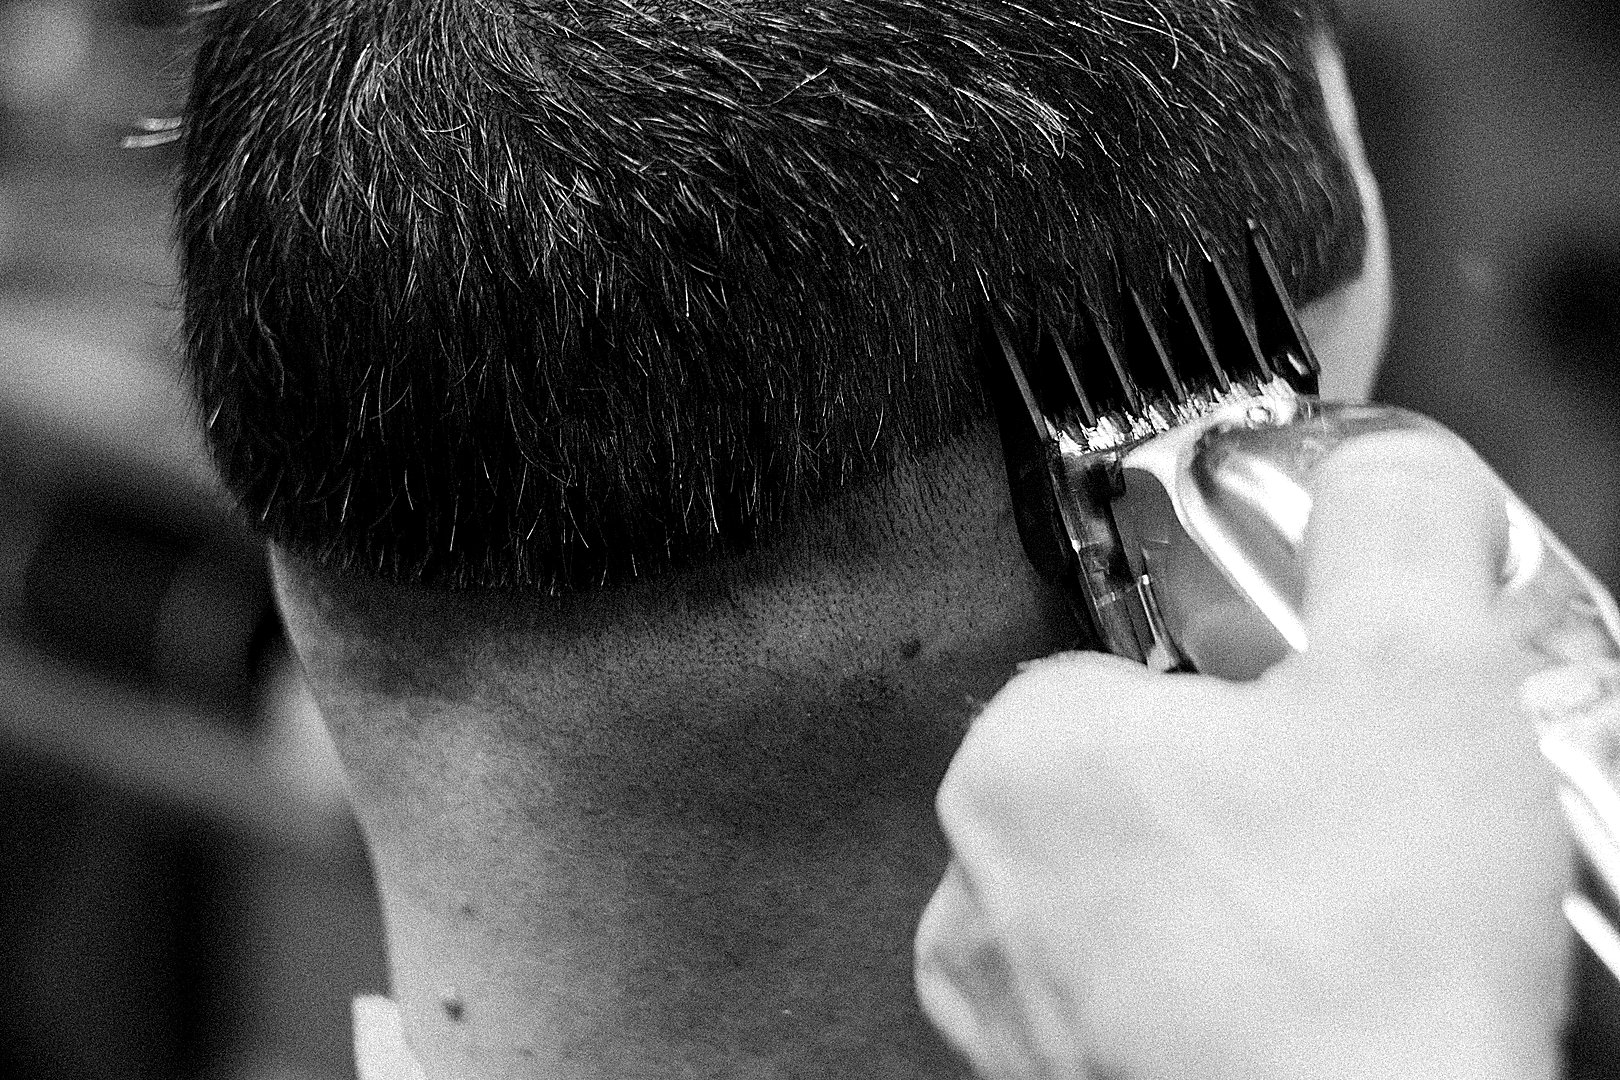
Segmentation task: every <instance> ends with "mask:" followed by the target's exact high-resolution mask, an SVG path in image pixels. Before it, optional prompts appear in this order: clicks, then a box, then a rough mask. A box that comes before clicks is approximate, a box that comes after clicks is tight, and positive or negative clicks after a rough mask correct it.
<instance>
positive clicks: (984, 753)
mask: <svg viewBox="0 0 1620 1080" xmlns="http://www.w3.org/2000/svg"><path fill="white" fill-rule="evenodd" d="M1166 678H1168V677H1167V676H1163V675H1156V674H1154V673H1153V672H1150V671H1148V669H1146V668H1144V667H1143V666H1142V665H1140V664H1137V663H1134V662H1132V661H1129V660H1125V659H1122V658H1120V657H1116V656H1106V655H1103V654H1101V653H1080V652H1073V653H1062V654H1059V655H1057V656H1052V657H1048V658H1046V659H1044V660H1037V661H1032V662H1029V663H1026V664H1024V665H1023V666H1022V667H1021V668H1020V670H1019V673H1018V674H1017V675H1015V676H1014V677H1013V678H1012V679H1011V680H1009V681H1008V683H1007V685H1005V686H1004V687H1002V688H1001V690H1000V691H999V692H998V693H997V694H996V695H995V697H993V698H992V699H991V700H990V702H989V703H988V704H987V705H986V706H985V707H984V709H983V710H982V711H981V712H980V713H979V715H978V717H977V718H976V719H975V720H974V722H973V726H972V728H970V729H969V731H968V734H967V737H966V738H965V739H964V740H963V741H962V745H961V746H960V747H959V748H958V749H957V752H956V756H955V757H954V758H953V759H952V761H951V766H950V769H949V770H948V771H947V773H946V774H945V779H944V782H943V783H942V784H941V785H940V788H939V793H938V796H937V798H936V800H935V806H936V809H937V811H938V814H939V819H940V825H941V826H942V828H943V829H944V831H945V835H946V836H947V837H948V838H949V839H950V841H951V845H952V848H953V850H955V851H957V852H958V853H967V854H969V857H970V859H971V858H973V857H977V854H978V849H979V847H980V846H981V845H982V844H986V843H1001V842H1003V840H1004V839H1005V838H1006V837H1009V836H1018V835H1022V834H1023V833H1025V832H1027V831H1028V825H1029V820H1028V819H1029V818H1030V817H1031V816H1032V815H1033V816H1034V817H1036V818H1041V817H1042V816H1043V815H1044V814H1045V808H1046V807H1048V806H1049V805H1051V804H1053V803H1054V802H1058V803H1061V802H1063V800H1065V799H1072V798H1073V794H1072V793H1073V792H1074V790H1075V788H1076V782H1077V777H1079V776H1082V775H1084V773H1085V769H1086V763H1087V762H1088V761H1091V760H1093V759H1094V758H1096V757H1097V756H1098V755H1099V753H1101V752H1102V750H1101V748H1102V746H1103V744H1104V743H1105V742H1106V741H1107V740H1108V739H1110V738H1111V737H1112V735H1111V733H1112V732H1113V731H1115V730H1117V729H1119V728H1121V727H1128V726H1130V725H1131V724H1132V723H1133V719H1132V718H1133V717H1134V716H1135V715H1136V714H1138V713H1141V712H1142V711H1143V710H1144V709H1145V708H1147V707H1148V706H1147V705H1146V704H1145V703H1148V702H1152V701H1154V700H1155V692H1158V693H1159V694H1160V695H1161V696H1162V693H1163V692H1164V689H1165V684H1164V682H1163V680H1165V679H1166Z"/></svg>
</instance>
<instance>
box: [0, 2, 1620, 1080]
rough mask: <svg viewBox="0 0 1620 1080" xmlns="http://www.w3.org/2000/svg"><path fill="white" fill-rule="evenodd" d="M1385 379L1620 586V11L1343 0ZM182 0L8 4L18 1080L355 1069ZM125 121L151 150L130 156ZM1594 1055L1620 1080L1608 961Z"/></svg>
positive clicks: (367, 927) (2, 136) (10, 665)
mask: <svg viewBox="0 0 1620 1080" xmlns="http://www.w3.org/2000/svg"><path fill="white" fill-rule="evenodd" d="M1343 6H1344V8H1345V16H1346V24H1347V25H1346V46H1347V60H1348V63H1349V67H1350V72H1351V78H1352V82H1353V83H1354V85H1355V88H1356V90H1357V94H1358V98H1359V101H1360V104H1361V108H1362V113H1363V121H1364V124H1365V127H1366V133H1367V140H1368V144H1369V152H1370V154H1371V156H1372V159H1373V164H1374V166H1375V169H1376V170H1377V172H1378V173H1379V175H1380V178H1381V179H1382V181H1383V184H1384V189H1385V197H1386V200H1387V203H1388V211H1389V218H1390V223H1391V229H1392V233H1393V242H1394V255H1395V267H1396V276H1397V288H1398V304H1399V306H1398V309H1397V316H1396V324H1395V330H1394V336H1393V340H1392V342H1391V351H1390V361H1389V363H1388V365H1387V366H1386V369H1385V371H1384V374H1383V376H1382V377H1381V380H1380V383H1379V388H1378V393H1379V396H1381V397H1382V398H1384V399H1385V400H1389V401H1393V402H1397V403H1402V404H1407V405H1411V406H1414V407H1416V408H1419V409H1422V410H1424V411H1426V412H1429V413H1431V414H1433V415H1435V416H1437V417H1439V418H1441V419H1442V420H1444V421H1446V422H1447V423H1449V424H1450V425H1451V426H1453V427H1454V428H1456V429H1457V430H1459V431H1460V432H1462V433H1463V434H1464V435H1465V436H1467V437H1468V438H1470V439H1471V440H1473V441H1474V442H1475V444H1476V445H1478V446H1479V447H1480V448H1481V449H1482V450H1483V451H1484V452H1485V454H1486V456H1487V457H1489V458H1490V459H1491V460H1492V461H1493V462H1494V463H1495V465H1496V466H1497V468H1498V469H1499V471H1501V472H1502V474H1503V475H1504V476H1505V477H1506V478H1507V479H1508V481H1509V482H1510V483H1511V484H1512V485H1513V486H1514V487H1516V488H1517V489H1518V490H1519V491H1520V492H1521V493H1523V494H1524V495H1525V496H1526V497H1527V498H1528V500H1529V501H1530V502H1531V503H1532V504H1533V505H1534V506H1535V507H1536V508H1537V509H1538V510H1539V511H1540V512H1541V513H1542V514H1543V515H1544V516H1545V517H1546V518H1547V520H1548V521H1549V522H1550V523H1551V524H1552V526H1553V527H1554V529H1555V530H1556V531H1557V532H1559V533H1560V534H1561V535H1562V536H1563V537H1564V538H1565V539H1566V540H1567V541H1568V542H1569V543H1570V546H1571V547H1573V548H1574V549H1575V550H1576V552H1577V553H1578V554H1579V555H1580V556H1581V557H1582V558H1583V559H1585V560H1586V562H1587V564H1588V565H1589V566H1591V567H1592V568H1593V569H1594V570H1596V571H1597V572H1598V573H1599V574H1600V575H1601V576H1603V577H1604V578H1605V579H1606V580H1608V581H1609V582H1610V584H1611V587H1612V586H1613V585H1614V583H1615V582H1616V580H1617V577H1620V383H1617V381H1616V379H1615V378H1614V377H1613V371H1612V365H1613V362H1614V358H1615V357H1616V356H1617V355H1620V302H1617V299H1616V298H1617V297H1620V198H1617V197H1616V196H1617V195H1620V123H1617V118H1620V7H1617V6H1615V5H1614V4H1613V3H1612V0H1540V2H1538V3H1530V2H1527V0H1345V3H1344V5H1343ZM183 26H184V6H183V4H182V3H181V2H180V0H0V1076H4V1077H21V1078H33V1077H76V1078H97V1077H119V1078H121V1080H124V1078H142V1077H159V1078H170V1077H205V1078H214V1077H222V1078H224V1077H229V1078H233V1080H234V1078H254V1080H267V1078H272V1077H274V1078H286V1080H293V1078H300V1080H326V1078H337V1077H347V1076H352V1075H353V1067H352V1063H351V1060H350V1056H349V1051H348V1039H349V1028H348V1002H349V999H350V997H351V996H352V995H353V994H355V993H357V992H362V991H379V990H382V989H384V988H385V985H386V972H385V966H384V960H383V953H382V945H381V927H380V923H379V920H378V916H377V911H376V905H375V901H374V900H373V898H372V891H371V880H370V873H369V870H368V868H367V865H366V860H365V855H364V852H363V850H362V848H361V846H360V843H359V839H358V835H357V833H356V830H355V828H354V825H353V822H352V820H351V819H350V818H349V816H348V813H347V811H346V810H345V808H344V805H343V799H342V791H341V780H340V778H339V777H338V774H337V771H336V769H335V767H334V765H333V764H332V761H331V756H330V750H329V747H328V746H327V745H326V743H325V740H324V737H323V735H322V733H321V730H320V727H319V720H318V717H317V715H316V713H315V710H314V708H313V706H312V704H311V703H310V702H309V700H308V697H307V695H306V693H305V692H304V689H303V686H302V684H301V682H300V680H299V677H298V674H297V672H296V669H295V667H294V665H293V663H292V662H291V660H290V658H289V656H288V653H287V649H286V646H285V644H284V642H283V640H282V637H281V633H280V629H279V627H278V624H277V621H276V616H275V612H274V610H273V607H272V604H271V601H270V594H269V589H268V585H267V581H266V577H265V569H264V562H263V557H262V554H261V552H260V550H259V548H258V546H257V545H256V544H255V543H254V541H253V539H252V538H251V536H250V535H249V534H248V533H247V532H246V530H245V529H244V527H243V526H242V524H241V523H240V522H239V520H238V519H237V517H236V516H235V515H234V513H232V512H231V510H230V509H229V508H228V506H227V505H226V503H225V502H224V501H223V500H222V499H221V498H220V497H219V495H218V494H217V492H216V490H215V488H214V486H213V484H212V482H211V479H210V477H209V473H208V470H207V467H206V464H205V462H204V459H203V457H202V454H201V451H200V448H199V443H198V442H197V439H196V436H195V434H194V430H193V426H192V422H191V418H190V416H189V413H188V411H187V408H186V405H185V402H184V398H183V394H182V393H181V389H180V384H179V381H178V377H177V374H176V367H175V360H174V358H175V353H176V347H177V328H176V323H177V320H176V303H177V298H176V294H175V288H174V283H175V270H174V266H173V261H172V253H171V250H170V247H169V240H168V205H167V191H168V184H169V181H170V178H171V170H172V169H173V167H174V148H173V146H172V145H167V144H165V142H164V138H163V135H164V125H163V124H161V123H143V120H145V119H149V118H165V117H174V116H177V115H179V113H180V112H181V111H182V100H183V61H182V59H181V57H182V47H183V40H184V34H183ZM126 144H128V145H126ZM1578 977H1579V979H1580V981H1581V985H1582V988H1583V989H1582V993H1583V999H1584V1007H1583V1009H1582V1011H1581V1015H1580V1017H1579V1018H1578V1019H1577V1021H1576V1023H1575V1024H1574V1026H1573V1027H1572V1030H1571V1033H1570V1039H1569V1046H1570V1061H1571V1068H1570V1071H1571V1074H1572V1075H1575V1076H1579V1077H1594V1078H1595V1077H1617V1076H1620V1060H1617V1050H1616V1048H1617V1047H1620V1038H1617V1033H1620V994H1617V993H1616V992H1615V987H1614V985H1613V984H1612V983H1611V982H1609V981H1608V980H1607V978H1606V976H1602V975H1601V974H1600V973H1599V972H1598V970H1597V969H1596V967H1595V964H1594V962H1593V961H1592V960H1591V959H1590V958H1589V957H1582V958H1581V960H1580V961H1579V962H1578Z"/></svg>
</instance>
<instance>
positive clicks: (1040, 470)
mask: <svg viewBox="0 0 1620 1080" xmlns="http://www.w3.org/2000/svg"><path fill="white" fill-rule="evenodd" d="M1246 247H1247V260H1246V261H1247V264H1248V265H1247V266H1246V267H1245V270H1246V272H1247V280H1246V283H1247V285H1248V289H1247V297H1248V303H1247V304H1245V303H1244V301H1243V297H1244V295H1245V294H1244V292H1242V291H1240V290H1239V289H1238V288H1237V283H1236V281H1235V280H1234V278H1233V277H1232V275H1231V273H1230V271H1229V270H1228V269H1227V267H1226V266H1225V265H1223V264H1222V263H1221V262H1220V261H1219V259H1218V258H1216V257H1215V256H1214V255H1212V254H1211V253H1210V252H1211V251H1212V250H1213V245H1212V244H1205V245H1204V247H1203V249H1202V250H1201V251H1200V252H1199V253H1198V255H1197V257H1195V258H1194V259H1193V260H1192V261H1191V262H1190V263H1189V264H1188V265H1187V266H1186V267H1184V268H1178V267H1176V266H1175V265H1174V264H1171V265H1169V266H1168V267H1167V269H1166V275H1165V281H1164V285H1163V289H1162V297H1163V302H1162V304H1161V305H1160V306H1159V307H1158V308H1157V309H1154V308H1152V307H1150V305H1149V304H1148V303H1147V302H1146V301H1145V300H1144V298H1143V295H1142V293H1141V292H1140V291H1139V290H1137V289H1136V288H1134V287H1132V286H1130V285H1126V286H1125V287H1124V288H1122V290H1121V293H1120V295H1119V296H1118V297H1117V302H1116V303H1115V304H1114V305H1113V308H1112V310H1113V311H1114V312H1116V313H1117V315H1116V318H1115V320H1114V321H1113V323H1112V324H1110V323H1107V322H1105V321H1104V320H1103V319H1102V318H1101V317H1100V315H1099V310H1098V308H1097V307H1096V306H1094V305H1092V304H1090V303H1082V304H1081V305H1080V310H1079V311H1078V312H1077V313H1076V318H1075V319H1074V330H1073V331H1072V332H1070V333H1067V334H1065V333H1063V332H1060V331H1059V330H1058V329H1057V324H1056V322H1055V321H1054V320H1051V319H1046V318H1042V317H1040V316H1039V315H1037V316H1036V317H1035V318H1033V319H1027V320H1025V322H1024V324H1023V325H1024V328H1025V332H1024V333H1023V334H1021V335H1019V334H1016V333H1015V332H1014V330H1013V327H1014V326H1016V325H1018V323H1017V321H1016V320H1015V319H1014V318H1013V317H1012V316H1011V315H1010V313H1008V312H1006V311H1004V310H1002V311H997V310H990V311H987V312H986V314H985V317H984V322H983V325H982V327H981V330H980V372H981V377H982V379H983V381H984V385H985V388H986V391H987V393H988V396H989V397H990V400H991V404H992V407H993V408H994V411H995V413H996V416H997V420H998V425H999V427H1000V430H1001V438H1002V446H1003V450H1004V451H1005V455H1006V460H1007V471H1008V477H1009V479H1010V481H1011V484H1012V491H1013V505H1014V510H1015V512H1016V516H1017V520H1018V530H1019V535H1020V537H1021V539H1022V540H1023V544H1024V549H1025V552H1026V553H1027V554H1028V556H1029V558H1030V560H1031V562H1032V563H1034V565H1035V566H1036V568H1037V569H1038V570H1039V571H1040V572H1042V573H1043V574H1045V575H1046V576H1048V577H1050V578H1053V579H1055V580H1059V581H1062V582H1064V583H1065V584H1068V585H1070V586H1071V588H1072V590H1073V593H1074V595H1075V596H1076V607H1077V609H1078V611H1079V613H1080V614H1081V616H1082V618H1083V620H1084V621H1085V622H1086V623H1087V624H1089V627H1090V629H1091V631H1092V636H1093V638H1094V643H1095V644H1097V645H1099V646H1101V647H1103V648H1105V649H1107V650H1108V651H1110V652H1114V653H1117V654H1119V655H1124V656H1131V657H1134V658H1135V659H1139V660H1146V659H1147V657H1148V654H1149V653H1150V652H1151V651H1152V650H1153V648H1154V646H1155V644H1156V643H1157V642H1158V635H1157V634H1156V633H1154V631H1153V627H1152V626H1151V625H1150V624H1151V622H1152V611H1151V604H1150V603H1147V602H1146V600H1145V598H1144V597H1142V596H1141V595H1140V583H1139V582H1138V581H1137V580H1136V578H1135V576H1134V575H1132V574H1131V573H1130V570H1129V567H1128V565H1127V564H1126V560H1125V557H1124V554H1123V550H1122V546H1121V544H1120V539H1119V535H1118V530H1117V528H1116V526H1115V525H1114V522H1113V519H1112V516H1111V513H1110V511H1109V503H1110V501H1111V499H1112V497H1113V496H1114V495H1115V494H1117V491H1116V490H1115V488H1116V485H1117V484H1118V469H1119V459H1120V455H1121V453H1122V452H1124V451H1125V450H1127V449H1129V448H1130V447H1132V446H1134V445H1135V444H1137V443H1139V442H1141V441H1143V440H1144V439H1148V438H1152V437H1153V436H1154V435H1157V434H1161V433H1163V432H1165V431H1169V430H1170V429H1172V428H1174V427H1178V426H1180V425H1182V424H1185V423H1188V422H1190V421H1192V420H1195V419H1197V418H1199V417H1201V416H1203V415H1205V414H1207V413H1208V412H1210V411H1211V410H1213V409H1216V408H1219V407H1222V406H1225V405H1227V404H1230V403H1231V402H1233V401H1237V400H1244V399H1261V400H1264V399H1268V398H1279V397H1280V398H1297V397H1298V396H1300V395H1315V393H1316V390H1317V372H1318V370H1319V368H1318V365H1317V362H1316V357H1315V355H1314V353H1313V352H1312V350H1311V347H1310V343H1309V341H1307V340H1306V338H1305V335H1304V332H1303V331H1302V330H1301V328H1300V324H1299V319H1298V316H1297V314H1296V312H1295V309H1294V305H1293V302H1292V300H1291V299H1290V297H1289V294H1288V290H1287V288H1286V287H1285V286H1284V284H1283V281H1282V278H1281V275H1280V273H1279V271H1278V268H1277V263H1276V260H1275V258H1274V257H1273V255H1272V253H1271V249H1270V245H1269V244H1268V243H1267V241H1266V237H1265V234H1264V233H1263V232H1262V231H1261V229H1260V228H1259V226H1257V225H1251V227H1250V229H1249V232H1248V235H1247V238H1246ZM1144 608H1146V609H1147V610H1144Z"/></svg>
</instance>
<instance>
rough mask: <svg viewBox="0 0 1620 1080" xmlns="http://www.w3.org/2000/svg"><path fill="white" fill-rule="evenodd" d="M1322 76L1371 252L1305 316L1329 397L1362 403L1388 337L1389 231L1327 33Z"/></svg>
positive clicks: (1319, 61) (1319, 46)
mask: <svg viewBox="0 0 1620 1080" xmlns="http://www.w3.org/2000/svg"><path fill="white" fill-rule="evenodd" d="M1316 71H1317V77H1318V78H1319V79H1320V81H1321V84H1322V97H1323V99H1324V100H1325V101H1326V103H1327V111H1328V119H1329V121H1330V122H1331V123H1332V125H1333V131H1334V134H1335V135H1337V136H1338V140H1339V151H1340V153H1342V154H1343V155H1344V160H1345V163H1346V164H1347V165H1349V167H1350V171H1351V173H1352V175H1354V177H1355V179H1356V190H1357V192H1358V193H1359V194H1360V197H1361V214H1362V220H1363V221H1364V222H1365V223H1366V229H1367V248H1366V257H1365V259H1364V261H1363V262H1362V265H1361V274H1360V275H1359V276H1358V277H1356V278H1354V279H1353V280H1351V281H1348V282H1346V283H1345V284H1343V285H1341V286H1339V288H1337V289H1335V290H1334V291H1333V292H1332V293H1330V294H1328V295H1327V296H1325V297H1322V298H1321V299H1319V300H1316V301H1313V302H1312V303H1310V304H1308V305H1306V306H1305V308H1304V309H1303V310H1301V311H1300V322H1301V324H1302V325H1303V327H1304V330H1305V333H1306V335H1307V336H1308V337H1309V338H1310V341H1311V346H1312V347H1313V348H1314V349H1315V350H1316V355H1317V358H1318V359H1320V360H1321V362H1322V396H1323V397H1325V398H1330V399H1336V400H1340V401H1361V400H1362V399H1364V398H1365V397H1366V396H1367V393H1368V391H1369V390H1371V389H1372V383H1373V378H1374V377H1375V376H1376V375H1377V374H1378V365H1379V362H1380V361H1381V360H1382V358H1383V353H1384V341H1385V338H1386V337H1387V335H1388V333H1389V320H1390V303H1391V302H1390V269H1389V232H1388V229H1387V227H1386V225H1385V222H1384V203H1383V199H1382V198H1381V197H1380V195H1379V193H1378V182H1377V181H1376V180H1374V179H1373V175H1372V171H1371V170H1370V169H1369V168H1368V167H1367V154H1366V150H1365V149H1364V148H1363V146H1362V144H1361V129H1360V126H1359V125H1358V123H1357V121H1356V106H1355V102H1354V101H1352V100H1351V98H1350V87H1349V85H1348V83H1347V82H1346V80H1345V74H1344V60H1343V58H1342V57H1341V56H1340V54H1339V47H1338V45H1337V44H1335V43H1334V41H1333V39H1332V38H1331V37H1329V36H1327V35H1323V36H1322V37H1321V38H1319V39H1318V41H1317V43H1316Z"/></svg>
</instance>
